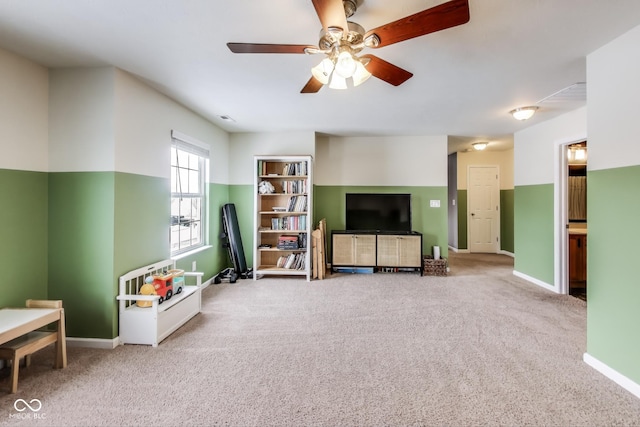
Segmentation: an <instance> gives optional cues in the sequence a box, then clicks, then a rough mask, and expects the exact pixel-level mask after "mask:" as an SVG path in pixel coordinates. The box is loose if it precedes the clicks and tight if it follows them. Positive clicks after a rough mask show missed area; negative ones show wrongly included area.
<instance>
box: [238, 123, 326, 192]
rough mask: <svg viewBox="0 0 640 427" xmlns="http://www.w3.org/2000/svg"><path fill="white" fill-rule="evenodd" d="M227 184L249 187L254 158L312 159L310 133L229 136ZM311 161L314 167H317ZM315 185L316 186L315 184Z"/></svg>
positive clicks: (313, 147)
mask: <svg viewBox="0 0 640 427" xmlns="http://www.w3.org/2000/svg"><path fill="white" fill-rule="evenodd" d="M229 140H230V143H229V159H228V162H229V163H230V164H232V165H233V168H231V169H230V170H229V184H235V185H248V184H251V185H253V176H254V174H255V171H254V170H253V156H254V155H309V156H314V157H315V133H314V132H277V133H234V134H231V135H230V136H229ZM318 163H319V162H318V161H317V160H316V159H314V165H316V166H317V165H318ZM316 184H317V182H316Z"/></svg>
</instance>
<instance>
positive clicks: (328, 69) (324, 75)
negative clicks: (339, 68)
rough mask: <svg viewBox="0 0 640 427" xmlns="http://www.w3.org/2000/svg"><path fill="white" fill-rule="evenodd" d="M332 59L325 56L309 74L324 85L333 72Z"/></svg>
mask: <svg viewBox="0 0 640 427" xmlns="http://www.w3.org/2000/svg"><path fill="white" fill-rule="evenodd" d="M333 68H334V65H333V61H332V60H331V59H329V58H325V59H323V60H322V61H320V63H319V64H318V65H316V66H315V67H313V68H312V69H311V74H312V75H313V77H315V78H316V80H318V81H319V82H320V83H322V84H323V85H326V84H327V83H329V78H330V77H331V73H332V72H333Z"/></svg>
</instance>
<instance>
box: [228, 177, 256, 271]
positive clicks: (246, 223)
mask: <svg viewBox="0 0 640 427" xmlns="http://www.w3.org/2000/svg"><path fill="white" fill-rule="evenodd" d="M229 200H230V202H231V203H233V204H234V205H235V206H236V216H237V217H238V227H239V228H240V236H241V238H242V246H243V247H244V257H245V259H246V260H247V266H248V267H249V268H252V266H253V219H254V215H253V203H254V197H253V185H230V186H229ZM228 259H229V257H227V260H228ZM227 263H228V265H229V267H231V266H232V264H231V261H230V260H229V261H227Z"/></svg>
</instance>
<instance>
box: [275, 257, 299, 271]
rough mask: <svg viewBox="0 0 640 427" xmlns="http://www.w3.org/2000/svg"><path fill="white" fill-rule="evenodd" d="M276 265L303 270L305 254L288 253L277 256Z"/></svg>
mask: <svg viewBox="0 0 640 427" xmlns="http://www.w3.org/2000/svg"><path fill="white" fill-rule="evenodd" d="M276 267H278V268H286V269H288V270H304V269H305V268H306V258H305V254H289V255H284V256H281V257H280V258H278V261H277V262H276Z"/></svg>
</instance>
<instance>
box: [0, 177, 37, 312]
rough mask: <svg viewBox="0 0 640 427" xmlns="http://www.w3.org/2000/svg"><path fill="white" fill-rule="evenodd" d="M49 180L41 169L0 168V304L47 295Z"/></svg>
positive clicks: (20, 303) (21, 301) (16, 304)
mask: <svg viewBox="0 0 640 427" xmlns="http://www.w3.org/2000/svg"><path fill="white" fill-rule="evenodd" d="M48 182H49V175H48V174H47V173H44V172H29V171H16V170H7V169H0V201H1V203H2V209H0V271H2V280H0V307H6V306H13V307H23V306H24V304H25V300H27V299H29V298H48V289H47V274H48V264H47V221H48V190H47V188H48Z"/></svg>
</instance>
